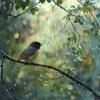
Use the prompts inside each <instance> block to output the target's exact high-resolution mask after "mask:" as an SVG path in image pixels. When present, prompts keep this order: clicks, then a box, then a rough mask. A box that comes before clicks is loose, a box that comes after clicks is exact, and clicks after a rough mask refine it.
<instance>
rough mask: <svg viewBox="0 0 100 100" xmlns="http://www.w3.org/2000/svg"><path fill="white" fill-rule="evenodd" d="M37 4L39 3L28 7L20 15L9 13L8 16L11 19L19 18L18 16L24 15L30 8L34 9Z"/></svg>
mask: <svg viewBox="0 0 100 100" xmlns="http://www.w3.org/2000/svg"><path fill="white" fill-rule="evenodd" d="M39 3H40V1H39V2H37V3H35V4H33V5H32V6H30V7H29V8H27V9H26V10H25V11H24V12H22V13H20V14H17V15H12V14H10V13H9V14H8V15H9V16H12V17H19V16H21V15H23V14H25V13H26V12H28V11H29V10H30V9H31V8H33V7H35V6H36V5H38V4H39Z"/></svg>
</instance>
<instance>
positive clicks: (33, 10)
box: [30, 7, 38, 14]
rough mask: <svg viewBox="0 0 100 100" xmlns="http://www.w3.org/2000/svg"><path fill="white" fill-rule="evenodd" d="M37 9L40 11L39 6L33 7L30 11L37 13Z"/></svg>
mask: <svg viewBox="0 0 100 100" xmlns="http://www.w3.org/2000/svg"><path fill="white" fill-rule="evenodd" d="M37 11H38V7H34V8H31V9H30V12H31V13H32V14H35V13H36V12H37Z"/></svg>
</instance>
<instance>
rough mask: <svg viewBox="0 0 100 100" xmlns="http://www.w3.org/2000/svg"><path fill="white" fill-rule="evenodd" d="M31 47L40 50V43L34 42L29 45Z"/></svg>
mask: <svg viewBox="0 0 100 100" xmlns="http://www.w3.org/2000/svg"><path fill="white" fill-rule="evenodd" d="M30 45H31V46H32V47H35V48H36V49H40V46H41V43H40V42H38V41H34V42H32V43H31V44H30Z"/></svg>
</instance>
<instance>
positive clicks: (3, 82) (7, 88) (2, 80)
mask: <svg viewBox="0 0 100 100" xmlns="http://www.w3.org/2000/svg"><path fill="white" fill-rule="evenodd" d="M1 56H2V62H1V65H0V67H1V73H0V77H1V82H0V85H1V84H3V86H4V88H5V89H6V91H7V92H9V93H10V94H11V96H12V97H13V99H14V100H17V98H16V96H15V95H14V94H13V93H12V91H11V90H10V88H9V87H8V86H7V85H6V83H5V81H4V79H3V63H4V59H5V57H4V54H3V53H2V55H1Z"/></svg>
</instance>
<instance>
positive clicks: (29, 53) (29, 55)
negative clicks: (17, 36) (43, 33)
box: [18, 41, 41, 61]
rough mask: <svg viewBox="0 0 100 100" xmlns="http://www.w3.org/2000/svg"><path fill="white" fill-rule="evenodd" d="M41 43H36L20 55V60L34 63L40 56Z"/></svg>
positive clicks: (31, 44)
mask: <svg viewBox="0 0 100 100" xmlns="http://www.w3.org/2000/svg"><path fill="white" fill-rule="evenodd" d="M40 46H41V43H40V42H38V41H34V42H32V43H30V45H29V46H28V47H27V48H26V49H25V50H24V51H23V52H22V53H21V54H20V56H19V59H18V60H24V61H32V59H35V58H36V57H37V56H38V51H39V49H40Z"/></svg>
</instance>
